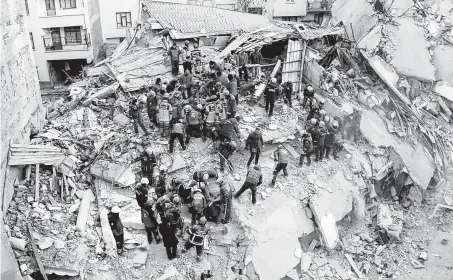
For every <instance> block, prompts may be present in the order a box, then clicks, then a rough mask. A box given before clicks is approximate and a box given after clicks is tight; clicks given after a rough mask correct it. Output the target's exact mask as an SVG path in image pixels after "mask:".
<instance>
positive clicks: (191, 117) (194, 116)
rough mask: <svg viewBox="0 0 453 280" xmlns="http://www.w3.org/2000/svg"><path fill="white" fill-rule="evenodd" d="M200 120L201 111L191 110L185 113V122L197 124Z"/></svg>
mask: <svg viewBox="0 0 453 280" xmlns="http://www.w3.org/2000/svg"><path fill="white" fill-rule="evenodd" d="M201 121H202V119H201V113H200V112H198V111H197V110H192V111H190V112H189V114H188V115H187V123H188V124H189V125H198V124H200V123H201Z"/></svg>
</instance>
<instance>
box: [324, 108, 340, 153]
mask: <svg viewBox="0 0 453 280" xmlns="http://www.w3.org/2000/svg"><path fill="white" fill-rule="evenodd" d="M327 118H329V117H328V116H326V117H325V118H324V119H325V120H326V119H327ZM329 119H330V118H329ZM336 134H338V122H336V121H334V122H333V123H332V125H329V124H328V125H327V127H326V138H325V141H324V156H325V158H326V159H329V157H330V151H331V150H332V148H333V146H334V141H335V135H336Z"/></svg>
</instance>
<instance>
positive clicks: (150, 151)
mask: <svg viewBox="0 0 453 280" xmlns="http://www.w3.org/2000/svg"><path fill="white" fill-rule="evenodd" d="M146 153H147V154H148V155H151V154H152V153H153V149H152V148H151V147H148V148H146Z"/></svg>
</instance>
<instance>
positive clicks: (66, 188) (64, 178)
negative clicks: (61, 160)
mask: <svg viewBox="0 0 453 280" xmlns="http://www.w3.org/2000/svg"><path fill="white" fill-rule="evenodd" d="M63 184H64V190H65V192H66V195H69V187H68V180H67V179H66V175H64V174H63Z"/></svg>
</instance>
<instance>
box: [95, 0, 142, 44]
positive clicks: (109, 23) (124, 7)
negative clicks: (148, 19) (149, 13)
mask: <svg viewBox="0 0 453 280" xmlns="http://www.w3.org/2000/svg"><path fill="white" fill-rule="evenodd" d="M139 2H140V1H139V0H129V1H109V0H99V7H100V18H101V26H102V38H103V41H104V42H107V39H108V38H121V37H126V30H127V29H128V28H124V27H117V26H116V13H121V12H124V13H126V12H129V13H131V22H132V27H130V28H133V27H135V26H136V24H137V22H138V19H139V15H140V14H139V11H140V9H139Z"/></svg>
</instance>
